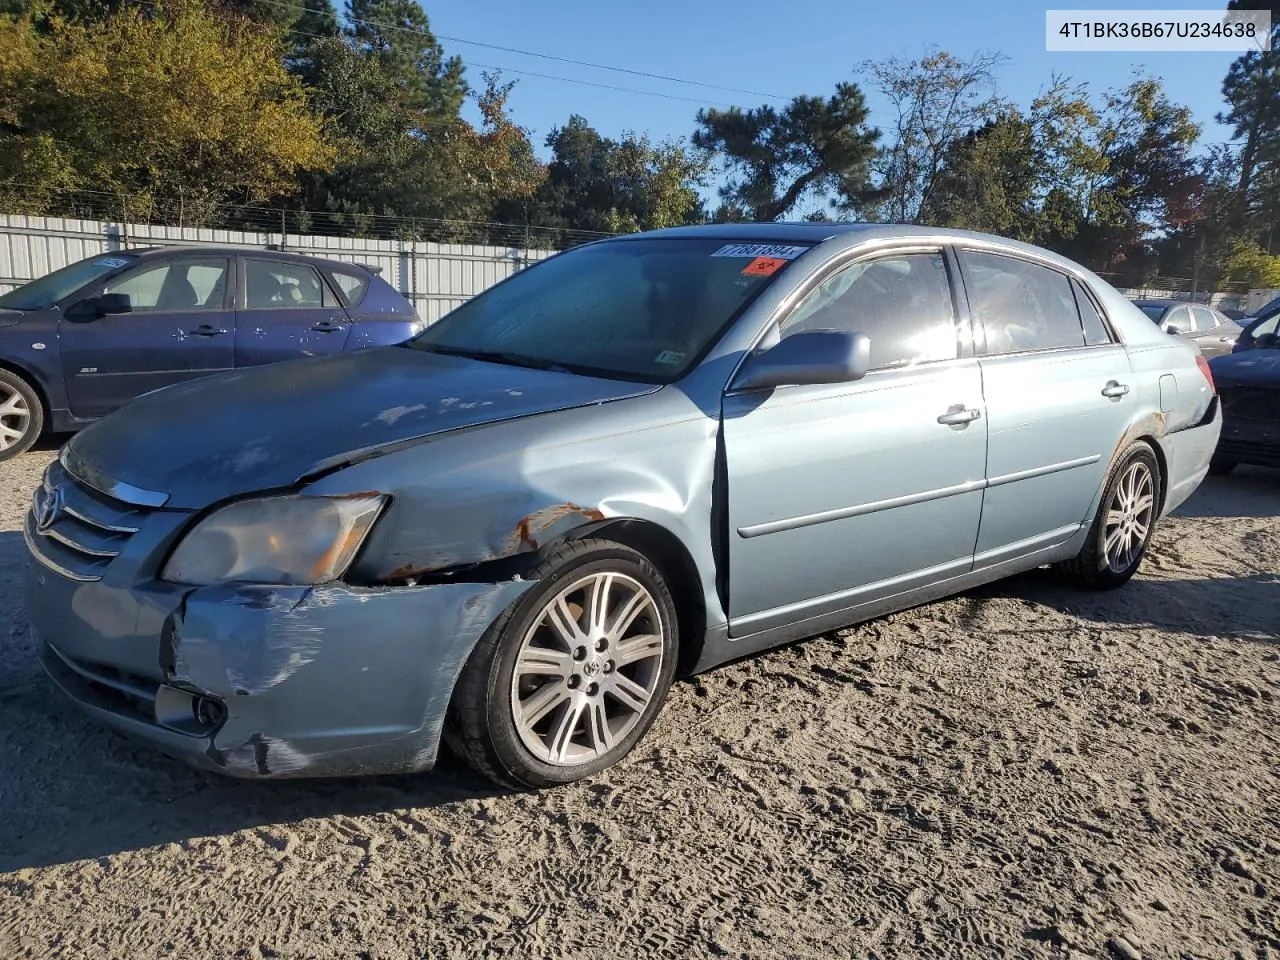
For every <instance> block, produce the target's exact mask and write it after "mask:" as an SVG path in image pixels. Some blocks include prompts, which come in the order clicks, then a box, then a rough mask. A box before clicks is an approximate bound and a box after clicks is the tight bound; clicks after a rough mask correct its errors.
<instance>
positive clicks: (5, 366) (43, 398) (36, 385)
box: [0, 360, 49, 430]
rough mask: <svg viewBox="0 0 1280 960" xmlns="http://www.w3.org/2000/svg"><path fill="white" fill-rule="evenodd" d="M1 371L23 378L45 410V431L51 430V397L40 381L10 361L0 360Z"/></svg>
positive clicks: (28, 371)
mask: <svg viewBox="0 0 1280 960" xmlns="http://www.w3.org/2000/svg"><path fill="white" fill-rule="evenodd" d="M0 370H7V371H8V372H9V373H12V374H13V375H14V376H15V377H21V378H22V382H23V383H25V384H26V385H27V386H29V387H30V388H31V389H32V390H34V391H35V394H36V396H37V397H39V398H40V406H41V407H43V408H44V410H43V412H44V425H45V429H46V430H48V429H49V395H48V394H47V393H45V392H44V387H43V386H42V385H41V383H40V381H39V380H38V379H37V378H36V377H34V376H33V375H32V373H31V371H30V370H28V369H26V368H25V367H20V366H18V365H17V364H16V363H12V362H10V361H8V360H0Z"/></svg>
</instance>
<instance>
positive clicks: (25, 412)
mask: <svg viewBox="0 0 1280 960" xmlns="http://www.w3.org/2000/svg"><path fill="white" fill-rule="evenodd" d="M43 430H44V404H42V403H41V402H40V395H39V394H38V393H36V391H35V388H34V387H32V386H31V384H29V383H27V381H26V380H24V379H23V378H22V377H20V376H18V375H17V374H16V373H13V372H11V371H9V370H3V369H0V462H4V461H5V460H11V459H13V458H14V457H16V456H18V454H20V453H24V452H26V451H27V450H29V449H31V445H32V444H33V443H35V442H36V441H37V440H38V439H40V433H41V432H42V431H43Z"/></svg>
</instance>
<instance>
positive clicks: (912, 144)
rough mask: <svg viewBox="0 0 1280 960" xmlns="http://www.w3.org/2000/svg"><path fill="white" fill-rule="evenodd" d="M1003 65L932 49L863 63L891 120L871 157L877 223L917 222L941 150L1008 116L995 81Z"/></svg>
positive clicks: (986, 57) (995, 58)
mask: <svg viewBox="0 0 1280 960" xmlns="http://www.w3.org/2000/svg"><path fill="white" fill-rule="evenodd" d="M1003 60H1004V58H1003V57H1001V56H1000V55H998V54H993V53H978V54H975V55H974V56H972V57H970V58H969V59H968V60H961V59H959V58H958V57H955V56H953V55H952V54H950V53H947V52H946V51H934V52H932V53H929V54H927V55H926V56H923V57H921V58H920V59H919V60H907V59H904V58H902V57H889V58H887V59H885V60H881V61H878V62H877V61H866V62H865V63H863V64H862V69H863V71H865V72H866V73H868V74H869V75H870V76H871V78H872V79H873V81H874V83H875V85H876V87H877V89H879V91H880V93H881V95H882V96H883V97H884V98H885V99H886V100H887V101H888V102H889V106H890V109H891V110H892V111H893V112H894V114H895V115H896V120H895V121H894V123H893V126H892V127H891V128H890V130H889V131H888V136H889V140H888V142H887V143H885V144H884V146H883V147H881V149H880V152H879V155H878V156H877V158H876V173H877V174H878V176H879V180H880V184H881V186H882V188H883V189H884V190H885V193H886V196H885V198H884V201H883V202H882V203H881V204H880V206H879V209H878V211H877V217H878V219H881V220H888V221H893V222H897V223H919V222H921V220H922V215H923V214H924V213H925V212H926V211H928V209H929V207H930V202H931V199H932V194H933V190H934V185H935V181H936V180H937V177H938V174H939V172H940V171H941V169H942V166H943V163H944V160H945V158H946V156H947V153H948V152H949V151H950V150H951V149H952V148H953V147H954V146H955V145H956V144H957V143H958V142H959V141H960V140H961V139H962V138H964V137H965V136H966V135H967V134H968V133H969V132H970V131H972V130H975V129H977V128H980V127H982V126H985V125H986V124H989V123H992V122H993V121H995V120H996V118H997V117H999V116H1001V115H1002V114H1006V113H1007V112H1008V110H1009V104H1008V103H1007V102H1006V101H1005V100H1004V99H1003V98H1001V97H1000V96H999V94H998V93H997V92H996V82H995V70H996V68H997V67H998V66H999V65H1000V63H1001V62H1003Z"/></svg>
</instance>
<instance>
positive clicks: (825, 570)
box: [723, 248, 987, 637]
mask: <svg viewBox="0 0 1280 960" xmlns="http://www.w3.org/2000/svg"><path fill="white" fill-rule="evenodd" d="M955 275H956V271H955V266H954V263H953V262H952V261H951V259H950V257H949V256H948V255H947V254H945V253H944V251H943V250H942V249H938V248H932V249H913V250H908V251H903V252H895V253H891V254H881V255H879V256H876V257H874V258H872V259H864V260H860V261H858V262H855V263H853V264H850V265H847V266H844V267H841V268H839V269H837V270H835V271H834V272H833V273H832V274H830V275H829V276H827V277H826V278H825V279H824V280H822V281H821V282H820V283H819V284H818V285H817V286H816V287H815V288H814V289H813V290H812V291H811V292H810V293H809V294H808V295H807V296H806V297H805V298H804V299H803V300H802V301H801V303H800V304H799V306H797V307H796V308H795V309H794V310H793V311H792V312H791V314H790V315H789V316H786V317H783V318H782V320H781V323H780V324H779V325H778V327H777V328H776V329H775V330H773V331H770V333H769V335H768V336H767V337H766V341H765V344H764V345H763V346H767V345H768V344H769V343H770V341H771V340H772V341H773V342H776V341H777V340H778V339H780V338H782V337H786V336H789V335H791V334H793V333H798V332H800V331H802V330H815V329H838V330H844V331H848V332H861V333H864V334H866V335H867V336H868V338H869V339H870V341H871V367H872V369H871V372H869V373H868V374H867V375H866V376H865V377H864V378H862V379H861V380H858V381H855V382H851V383H835V384H820V385H798V386H783V387H774V388H766V389H755V390H737V391H734V390H731V391H730V392H729V393H728V394H727V395H726V396H725V398H724V402H723V431H724V444H725V457H726V460H727V465H728V502H729V507H728V524H729V530H728V540H729V621H730V623H729V628H730V633H731V635H732V636H735V637H741V636H746V635H749V634H751V633H755V632H757V631H760V630H766V629H769V628H771V627H775V626H781V625H783V624H786V623H792V622H796V621H801V620H805V619H808V618H809V617H815V616H821V615H823V614H827V613H833V612H836V611H840V610H844V609H847V608H849V607H853V606H857V605H858V604H860V603H863V602H866V601H870V600H874V599H878V598H880V597H884V596H890V595H893V594H895V593H900V592H902V591H904V590H908V589H911V588H912V587H913V586H918V585H922V584H924V583H928V582H932V581H935V580H939V579H944V578H946V577H948V576H954V575H958V574H962V573H965V572H967V571H968V570H969V569H970V567H971V566H972V561H973V552H974V544H975V542H976V540H977V536H978V524H979V520H980V518H981V513H982V483H983V480H984V478H985V471H986V456H987V426H986V419H985V417H984V406H983V396H982V377H981V373H980V371H979V368H978V363H977V360H975V359H974V358H973V356H972V352H973V351H972V341H971V339H970V338H969V336H968V333H967V329H968V328H967V324H964V325H962V324H960V323H959V316H960V314H959V311H958V309H957V306H956V304H957V303H958V302H959V301H958V300H957V298H956V296H955V293H954V289H953V282H955V281H953V277H955Z"/></svg>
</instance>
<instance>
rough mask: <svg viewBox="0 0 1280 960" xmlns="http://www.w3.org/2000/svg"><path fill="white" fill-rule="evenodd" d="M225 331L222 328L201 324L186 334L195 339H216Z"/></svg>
mask: <svg viewBox="0 0 1280 960" xmlns="http://www.w3.org/2000/svg"><path fill="white" fill-rule="evenodd" d="M226 332H227V331H226V330H225V329H224V328H222V327H215V326H212V325H211V324H208V323H202V324H200V326H198V327H196V328H195V329H194V330H188V331H187V333H189V334H191V335H192V336H195V337H218V336H221V335H222V334H224V333H226Z"/></svg>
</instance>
